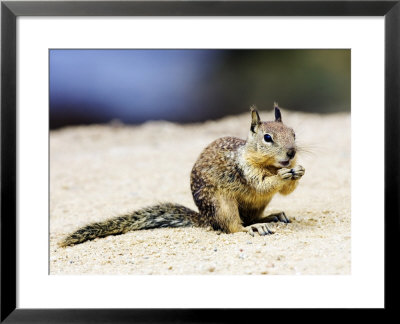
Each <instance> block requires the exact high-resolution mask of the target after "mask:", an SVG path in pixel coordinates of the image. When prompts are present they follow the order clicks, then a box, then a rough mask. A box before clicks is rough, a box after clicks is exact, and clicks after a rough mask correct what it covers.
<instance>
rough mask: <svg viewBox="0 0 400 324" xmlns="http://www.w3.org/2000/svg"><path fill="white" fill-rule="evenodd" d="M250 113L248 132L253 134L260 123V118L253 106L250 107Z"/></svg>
mask: <svg viewBox="0 0 400 324" xmlns="http://www.w3.org/2000/svg"><path fill="white" fill-rule="evenodd" d="M250 111H251V127H250V130H251V131H252V132H253V133H255V132H256V131H255V130H254V129H255V127H256V126H257V125H258V124H259V123H260V116H259V115H258V111H257V110H256V107H255V106H251V107H250Z"/></svg>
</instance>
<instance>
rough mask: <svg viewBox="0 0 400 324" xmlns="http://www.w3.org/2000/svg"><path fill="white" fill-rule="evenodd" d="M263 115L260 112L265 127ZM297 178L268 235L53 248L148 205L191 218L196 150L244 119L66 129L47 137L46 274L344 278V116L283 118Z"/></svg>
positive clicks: (158, 235)
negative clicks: (181, 208)
mask: <svg viewBox="0 0 400 324" xmlns="http://www.w3.org/2000/svg"><path fill="white" fill-rule="evenodd" d="M271 117H272V113H271V111H269V112H265V111H263V112H261V119H262V120H269V119H271ZM283 120H284V122H285V123H286V124H287V125H289V126H292V127H293V128H294V129H295V131H296V138H297V139H298V142H299V144H300V145H303V146H304V147H305V148H307V149H308V150H310V151H311V153H301V154H300V156H299V160H298V162H299V164H301V165H303V166H304V167H305V169H306V174H305V175H304V177H303V178H302V180H301V181H300V184H299V186H298V188H297V189H296V190H295V191H294V192H293V193H292V194H290V195H289V196H280V195H277V196H275V197H274V199H273V200H272V202H271V204H270V206H269V207H268V209H267V212H266V213H268V210H284V211H285V212H286V215H288V217H289V218H290V219H291V220H292V223H290V224H283V223H272V224H270V228H271V229H272V230H274V231H275V234H273V235H269V236H263V237H262V236H258V235H257V234H256V236H255V237H251V236H250V235H248V234H246V233H237V234H218V233H216V232H214V231H212V230H207V229H200V228H179V229H165V228H164V229H154V230H143V231H136V232H130V233H127V234H124V235H119V236H110V237H107V238H103V239H96V240H94V241H90V242H86V243H83V244H80V245H76V246H73V247H67V248H59V247H58V246H57V242H58V241H60V240H61V239H62V238H63V237H64V236H65V235H66V234H67V233H69V232H71V231H73V230H75V229H77V228H78V227H80V226H83V225H85V224H87V223H89V222H95V221H101V220H104V219H107V218H110V217H112V216H117V215H118V214H120V213H124V212H127V211H130V210H134V209H137V208H141V207H144V206H148V205H152V204H154V203H157V202H165V201H170V202H177V203H181V204H183V205H185V206H187V207H189V208H193V209H195V210H197V209H196V207H195V204H194V202H193V200H192V196H191V193H190V186H189V175H190V171H191V168H192V165H193V163H194V162H195V160H196V158H197V157H198V155H199V153H200V152H201V150H202V149H203V148H204V147H205V146H206V145H207V144H208V143H210V142H211V141H213V140H214V139H216V138H218V137H222V136H237V137H241V138H245V137H246V136H247V131H248V128H249V125H250V114H248V113H246V114H243V115H241V116H236V117H226V118H224V119H221V120H218V121H210V122H207V123H202V124H192V125H183V126H182V125H177V124H172V123H167V122H149V123H146V124H144V125H141V126H136V127H135V126H115V125H114V126H113V125H105V126H97V125H96V126H84V127H70V128H65V129H61V130H57V131H52V132H51V133H50V274H350V272H351V263H350V261H351V244H350V243H351V232H350V229H351V228H350V227H351V214H350V114H345V113H341V114H334V115H325V116H324V115H315V114H303V113H293V112H287V111H283Z"/></svg>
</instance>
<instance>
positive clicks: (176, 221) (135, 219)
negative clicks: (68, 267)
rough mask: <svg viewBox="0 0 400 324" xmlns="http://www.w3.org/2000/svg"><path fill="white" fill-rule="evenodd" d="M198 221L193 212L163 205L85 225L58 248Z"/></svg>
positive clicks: (193, 223) (168, 204)
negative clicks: (142, 230)
mask: <svg viewBox="0 0 400 324" xmlns="http://www.w3.org/2000/svg"><path fill="white" fill-rule="evenodd" d="M198 220H199V214H198V213H197V212H195V211H194V210H191V209H189V208H186V207H184V206H182V205H178V204H171V203H165V204H160V205H155V206H151V207H147V208H143V209H139V210H137V211H134V212H132V213H130V214H126V215H123V216H119V217H115V218H111V219H108V220H105V221H103V222H98V223H92V224H89V225H86V226H84V227H82V228H80V229H78V230H77V231H75V232H74V233H72V234H70V235H68V236H67V237H66V238H65V239H64V240H63V241H61V242H60V243H59V246H61V247H65V246H69V245H75V244H79V243H83V242H85V241H89V240H93V239H95V238H97V237H105V236H109V235H117V234H124V233H126V232H129V231H134V230H140V229H150V228H159V227H186V226H193V225H198Z"/></svg>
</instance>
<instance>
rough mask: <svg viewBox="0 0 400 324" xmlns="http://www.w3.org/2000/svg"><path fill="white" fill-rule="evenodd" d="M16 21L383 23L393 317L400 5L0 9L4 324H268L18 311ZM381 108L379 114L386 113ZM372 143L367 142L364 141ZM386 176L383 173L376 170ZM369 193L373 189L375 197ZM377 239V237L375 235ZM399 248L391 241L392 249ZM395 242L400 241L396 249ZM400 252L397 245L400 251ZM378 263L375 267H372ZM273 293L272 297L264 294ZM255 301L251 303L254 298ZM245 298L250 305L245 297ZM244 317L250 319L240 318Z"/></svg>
mask: <svg viewBox="0 0 400 324" xmlns="http://www.w3.org/2000/svg"><path fill="white" fill-rule="evenodd" d="M18 16H384V19H385V108H384V114H385V118H384V120H385V156H384V160H385V174H384V180H385V193H384V194H385V204H384V208H385V309H386V310H390V309H395V308H396V304H395V300H394V298H393V299H391V298H390V297H389V296H393V295H394V294H392V293H394V290H395V289H396V287H397V286H398V279H397V278H398V274H397V272H398V271H397V270H396V269H397V268H396V267H393V266H390V262H392V261H391V260H393V258H395V259H397V257H396V256H398V251H397V250H396V247H397V245H396V238H397V237H399V236H398V234H399V227H400V220H399V215H400V208H399V207H400V203H399V201H398V198H399V197H400V195H399V180H400V177H399V171H398V166H399V155H400V145H399V129H400V113H399V112H400V76H399V75H400V65H399V62H400V0H395V1H321V0H314V1H293V0H291V1H285V0H282V1H276V0H275V1H271V0H269V1H268V0H259V1H186V0H182V1H115V2H113V1H2V2H1V318H0V320H1V322H3V321H4V322H5V323H33V322H35V323H89V322H90V323H97V322H101V323H113V322H115V323H128V322H136V323H144V322H168V323H169V322H174V323H198V322H213V323H216V322H237V321H240V316H239V315H245V316H246V317H247V319H248V320H251V319H252V318H254V317H257V318H259V319H264V320H267V319H268V320H269V319H270V318H271V316H272V315H273V314H276V312H275V311H271V310H227V309H215V310H212V311H211V310H207V311H205V310H187V309H185V310H184V309H180V310H177V309H175V310H166V309H165V310H160V309H158V310H155V309H148V310H145V309H20V308H16V300H17V291H16V289H17V286H16V285H17V283H16V270H17V265H16V238H17V233H16V212H17V195H16V192H17V191H16V190H17V182H16V179H17V174H16V162H17V156H16V134H17V124H16V114H17V111H16V35H17V34H16V32H17V31H16V19H17V17H18ZM376 108H377V114H379V113H381V111H380V108H381V107H376ZM366 136H368V134H366ZM376 172H381V170H376ZM371 190H372V189H371ZM371 239H373V233H371ZM393 240H394V241H393ZM397 242H398V241H397ZM397 244H398V243H397ZM371 262H373V260H371ZM266 293H268V292H266ZM250 297H251V296H250ZM244 298H245V297H244ZM243 313H245V314H243Z"/></svg>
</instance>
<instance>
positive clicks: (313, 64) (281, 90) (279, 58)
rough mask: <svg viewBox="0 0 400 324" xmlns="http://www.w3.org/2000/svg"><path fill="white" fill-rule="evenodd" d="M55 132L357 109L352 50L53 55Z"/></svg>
mask: <svg viewBox="0 0 400 324" xmlns="http://www.w3.org/2000/svg"><path fill="white" fill-rule="evenodd" d="M49 91H50V128H51V129H55V128H60V127H63V126H68V125H81V124H92V123H108V122H111V121H119V122H122V123H126V124H139V123H143V122H145V121H147V120H167V121H172V122H180V123H188V122H200V121H205V120H210V119H218V118H220V117H223V116H226V115H235V114H241V113H243V112H247V111H248V109H249V107H250V105H252V104H255V105H256V106H257V107H258V108H259V109H261V110H265V109H267V110H270V109H272V107H273V103H274V101H277V102H278V103H279V106H281V107H283V108H284V109H288V110H298V111H304V112H316V113H332V112H339V111H350V50H336V49H334V50H140V49H139V50H113V49H112V50H111V49H106V50H50V89H49Z"/></svg>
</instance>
